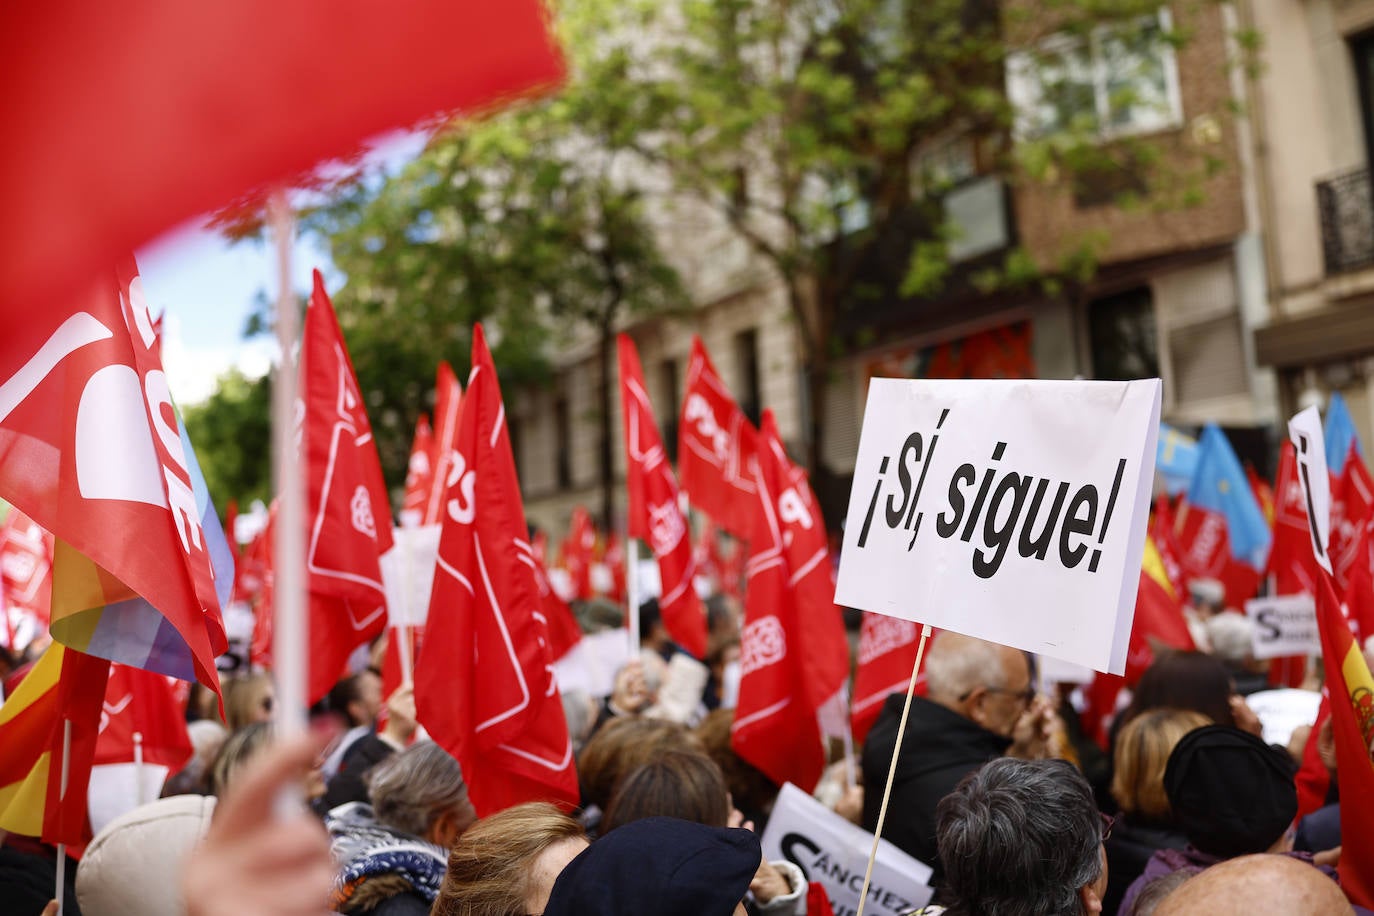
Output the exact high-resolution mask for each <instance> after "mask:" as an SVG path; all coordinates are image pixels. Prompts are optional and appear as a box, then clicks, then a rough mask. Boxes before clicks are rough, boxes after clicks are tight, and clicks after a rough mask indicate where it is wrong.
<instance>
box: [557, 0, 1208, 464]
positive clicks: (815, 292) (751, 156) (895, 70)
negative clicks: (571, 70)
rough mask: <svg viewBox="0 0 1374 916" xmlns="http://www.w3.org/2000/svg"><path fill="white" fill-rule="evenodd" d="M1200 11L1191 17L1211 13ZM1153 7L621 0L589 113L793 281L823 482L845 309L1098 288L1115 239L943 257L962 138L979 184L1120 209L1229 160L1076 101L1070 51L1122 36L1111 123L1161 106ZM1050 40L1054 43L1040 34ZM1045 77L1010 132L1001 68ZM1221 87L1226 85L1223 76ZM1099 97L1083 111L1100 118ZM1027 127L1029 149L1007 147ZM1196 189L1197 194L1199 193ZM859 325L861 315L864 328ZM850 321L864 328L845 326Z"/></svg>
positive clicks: (791, 294) (1168, 37) (1188, 190)
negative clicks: (1065, 187) (1115, 129)
mask: <svg viewBox="0 0 1374 916" xmlns="http://www.w3.org/2000/svg"><path fill="white" fill-rule="evenodd" d="M1207 5H1208V4H1207V0H1203V2H1202V3H1201V4H1199V5H1195V6H1193V7H1190V9H1194V10H1196V9H1201V8H1205V7H1206V6H1207ZM567 6H575V7H579V8H580V7H581V6H583V4H581V3H573V2H569V3H568V4H567ZM1158 8H1159V3H1158V2H1157V0H1144V2H1142V0H1110V2H1107V0H1039V2H1032V0H1024V2H1001V3H999V2H993V0H677V2H671V3H669V2H660V0H638V2H636V0H626V2H625V3H622V4H621V9H622V13H621V15H622V17H623V21H624V22H625V23H626V24H625V25H623V26H622V27H620V28H619V29H616V30H614V31H611V32H608V33H607V34H604V35H602V36H601V37H600V38H599V40H598V43H597V54H596V55H594V56H591V57H590V58H589V61H590V66H591V68H592V69H591V71H590V72H588V73H586V74H584V77H585V79H586V80H588V81H590V82H594V83H597V84H602V85H613V86H615V87H616V91H615V93H614V98H613V100H611V104H607V105H605V106H604V107H597V108H593V109H589V110H588V111H587V113H586V117H587V119H589V120H591V119H598V120H599V122H600V124H601V125H602V126H601V127H600V130H601V131H602V132H603V133H605V134H606V135H609V136H611V137H613V138H614V139H615V143H616V144H617V145H618V146H620V147H622V148H627V149H632V150H634V151H635V153H636V154H637V155H638V156H640V157H641V160H642V161H643V162H644V163H645V164H646V165H647V166H649V167H651V168H652V169H653V170H654V171H655V173H656V174H659V175H664V176H667V179H668V181H669V182H670V183H671V187H672V191H673V193H674V194H677V195H681V196H685V197H687V198H690V199H693V200H695V201H697V202H699V203H702V204H705V205H706V206H707V207H709V208H710V209H711V210H712V211H714V212H715V213H717V214H718V215H719V217H720V219H721V220H722V221H723V222H724V223H725V224H726V225H728V226H729V227H730V228H731V229H732V230H733V231H735V232H736V233H738V234H739V235H740V236H741V237H743V238H744V239H745V240H746V241H747V242H748V244H749V245H750V246H751V247H752V249H753V251H754V252H755V253H756V255H757V256H758V257H759V258H760V259H761V260H762V261H763V262H764V263H766V264H767V265H769V266H770V267H771V268H772V270H773V272H774V273H775V274H776V276H777V277H778V278H779V279H780V280H781V282H782V284H783V286H784V287H785V289H786V293H787V299H788V302H789V305H790V312H791V315H792V318H793V320H794V322H795V325H796V328H797V333H798V338H799V340H800V347H801V351H802V357H803V363H804V370H805V376H806V382H807V383H806V389H807V394H808V396H809V403H810V405H811V409H810V411H809V416H810V429H809V430H807V431H806V433H807V435H806V439H807V447H808V458H809V463H810V465H811V467H812V469H813V471H816V472H820V471H822V470H823V468H822V467H821V462H820V460H819V456H820V455H821V454H822V443H823V437H824V431H823V429H822V421H823V413H824V411H823V409H822V405H823V404H824V401H823V397H824V392H825V389H826V386H827V384H828V382H829V378H830V373H831V367H832V363H833V360H834V358H835V356H836V354H837V350H838V349H839V348H840V347H841V345H842V344H841V341H840V340H839V337H838V333H837V328H839V327H840V325H841V319H842V317H844V316H853V315H854V314H855V313H860V314H861V313H862V312H863V311H864V310H865V309H867V308H869V307H870V306H872V305H873V304H875V303H878V302H891V301H894V300H897V301H903V300H904V301H908V302H910V303H912V304H913V305H915V306H917V307H919V304H920V303H921V302H922V301H929V300H931V299H935V298H938V297H940V296H942V295H947V294H948V293H949V292H950V291H951V289H952V287H954V286H956V285H957V284H964V285H966V286H969V285H971V286H974V287H976V289H978V290H980V291H983V292H988V291H992V290H995V289H999V288H1000V289H1006V288H1011V287H1017V286H1024V285H1029V284H1038V285H1040V286H1042V287H1043V288H1044V289H1045V290H1046V291H1048V292H1049V293H1051V294H1056V293H1059V292H1061V291H1062V290H1063V289H1064V288H1065V285H1066V284H1073V283H1076V282H1080V283H1081V282H1082V281H1083V280H1085V279H1087V278H1088V277H1089V276H1091V274H1092V272H1093V270H1094V268H1095V264H1096V256H1097V252H1098V251H1099V250H1100V246H1101V243H1102V239H1101V237H1092V236H1085V237H1083V238H1079V239H1066V240H1065V243H1064V245H1063V247H1062V251H1061V252H1060V253H1059V254H1058V255H1057V257H1056V258H1055V259H1053V260H1052V262H1049V263H1046V262H1045V260H1044V259H1040V260H1036V259H1033V258H1031V257H1030V256H1029V255H1028V253H1027V252H1026V251H1025V250H1022V249H1019V248H1012V249H1011V250H1010V251H1009V252H1005V253H1004V254H1003V255H1001V256H999V258H1000V259H999V260H997V261H995V262H994V263H984V264H981V265H979V269H978V270H977V272H976V273H974V274H973V275H966V274H959V273H958V272H956V271H955V270H954V269H953V267H952V265H951V260H950V255H949V249H950V243H951V241H952V240H953V238H954V235H955V233H956V232H957V228H956V226H955V225H953V224H952V222H951V221H950V220H948V219H947V218H946V214H945V210H944V206H943V200H944V196H945V192H946V191H947V190H948V189H949V188H950V186H951V181H950V176H948V175H947V174H945V173H944V172H943V171H942V169H941V166H940V163H939V161H938V157H931V156H927V155H925V154H927V153H929V152H931V151H932V150H934V149H935V148H937V147H938V146H939V145H940V144H941V143H944V142H946V141H948V140H950V139H952V138H957V139H959V140H960V141H961V142H965V143H967V144H968V145H969V147H970V148H971V149H973V150H975V151H976V157H977V159H978V160H979V161H978V168H979V171H980V172H981V173H982V174H987V175H994V176H997V177H1000V178H1001V179H1003V180H1004V182H1005V183H1006V185H1007V186H1008V187H1010V186H1013V185H1015V184H1017V183H1021V182H1036V181H1047V180H1057V181H1060V182H1064V181H1071V180H1074V179H1075V177H1076V176H1082V175H1095V176H1097V178H1098V179H1099V180H1100V179H1102V178H1103V177H1104V176H1105V177H1106V178H1107V179H1108V180H1109V183H1110V181H1115V182H1116V183H1117V185H1118V186H1119V191H1118V192H1117V194H1116V196H1117V197H1118V203H1120V204H1125V205H1135V206H1144V205H1146V203H1145V201H1147V200H1148V201H1151V202H1158V201H1159V200H1160V199H1161V198H1160V197H1159V195H1158V192H1159V191H1160V189H1161V188H1165V187H1167V188H1170V189H1173V191H1174V193H1173V194H1172V195H1171V197H1172V198H1173V201H1174V203H1182V204H1185V205H1186V204H1188V203H1195V202H1196V193H1195V192H1196V188H1197V187H1198V186H1199V183H1200V181H1201V179H1202V178H1204V177H1205V176H1206V175H1208V174H1210V170H1211V169H1214V168H1215V167H1216V165H1217V163H1216V162H1215V160H1214V159H1211V158H1209V157H1208V156H1207V154H1206V153H1205V151H1204V152H1199V153H1198V154H1197V156H1196V157H1195V158H1194V159H1192V160H1187V161H1185V160H1182V159H1179V158H1177V157H1174V158H1168V159H1167V161H1166V157H1164V156H1161V155H1159V153H1158V150H1157V149H1156V147H1155V146H1154V145H1153V144H1152V143H1151V142H1150V141H1149V140H1148V139H1146V140H1131V139H1125V138H1117V137H1116V136H1113V137H1112V139H1111V142H1104V137H1105V136H1106V131H1105V129H1104V125H1102V124H1100V123H1098V118H1097V115H1099V114H1100V108H1099V109H1097V110H1096V111H1095V110H1094V107H1093V103H1094V99H1093V97H1092V95H1091V93H1092V92H1093V89H1092V87H1091V86H1089V87H1088V88H1087V92H1088V96H1087V98H1086V100H1085V98H1084V96H1083V91H1084V84H1083V80H1082V71H1081V70H1080V69H1078V68H1077V67H1076V62H1075V61H1074V60H1072V59H1071V58H1072V57H1073V56H1074V54H1075V53H1076V51H1075V50H1074V49H1075V48H1083V47H1086V46H1087V44H1088V42H1089V40H1090V39H1091V40H1093V41H1096V40H1097V38H1096V37H1095V36H1098V35H1100V34H1102V33H1101V31H1100V30H1099V31H1096V32H1095V31H1094V29H1098V27H1100V26H1103V25H1104V24H1105V25H1109V26H1111V27H1112V29H1113V31H1112V35H1113V36H1114V40H1115V41H1116V42H1117V44H1113V45H1112V48H1114V49H1116V48H1118V47H1119V48H1124V49H1126V50H1124V51H1121V52H1120V53H1118V54H1117V55H1116V57H1115V58H1114V60H1113V62H1112V66H1113V68H1115V69H1114V70H1113V76H1114V83H1113V86H1112V88H1111V98H1110V99H1109V101H1108V104H1109V106H1110V112H1111V113H1112V114H1113V115H1115V114H1117V113H1119V112H1122V111H1127V110H1130V109H1132V107H1133V106H1145V105H1149V104H1152V102H1153V99H1152V97H1151V90H1152V89H1153V88H1154V87H1153V84H1152V80H1153V77H1154V74H1153V73H1151V72H1148V70H1149V55H1148V54H1144V55H1142V54H1136V55H1135V56H1132V54H1131V53H1130V52H1131V49H1134V50H1135V51H1140V50H1141V49H1142V48H1143V46H1145V45H1148V44H1155V45H1161V44H1170V45H1178V44H1181V43H1182V42H1184V41H1186V40H1187V34H1188V29H1187V25H1186V23H1184V22H1180V23H1178V27H1177V28H1174V29H1171V30H1170V31H1168V32H1165V31H1164V30H1162V29H1161V28H1160V27H1159V22H1160V20H1159V18H1158V17H1157V15H1156V13H1157V10H1158ZM1051 33H1057V34H1058V35H1059V36H1060V38H1061V40H1059V41H1052V42H1048V43H1047V42H1045V39H1046V37H1047V36H1048V35H1050V34H1051ZM1009 64H1010V65H1012V66H1019V67H1023V68H1029V69H1030V70H1033V71H1034V72H1035V74H1036V76H1037V78H1038V81H1039V85H1040V86H1041V94H1040V97H1039V99H1038V100H1037V101H1038V103H1039V115H1040V116H1039V117H1038V119H1037V120H1036V121H1035V122H1034V123H1031V124H1029V125H1026V124H1022V125H1020V129H1017V128H1018V125H1017V111H1016V109H1015V108H1014V107H1013V104H1012V101H1011V100H1010V99H1009V98H1008V95H1007V92H1006V89H1005V86H1006V80H1005V74H1006V71H1007V68H1008V66H1009ZM1222 76H1223V75H1222V74H1218V78H1222ZM1085 101H1086V106H1085V104H1084V103H1085ZM1014 131H1015V132H1016V133H1018V134H1021V135H1022V136H1021V137H1020V142H1017V143H1013V142H1011V137H1012V136H1013V133H1014ZM1190 194H1191V196H1190ZM858 323H859V324H860V325H861V324H862V321H859V322H858ZM854 324H855V322H853V321H851V322H849V326H850V327H852V326H853V325H854Z"/></svg>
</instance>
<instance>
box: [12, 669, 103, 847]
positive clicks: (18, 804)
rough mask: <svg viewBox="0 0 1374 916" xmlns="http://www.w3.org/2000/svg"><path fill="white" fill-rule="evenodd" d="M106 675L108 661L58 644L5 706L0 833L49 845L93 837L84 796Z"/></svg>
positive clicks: (74, 842) (98, 727)
mask: <svg viewBox="0 0 1374 916" xmlns="http://www.w3.org/2000/svg"><path fill="white" fill-rule="evenodd" d="M109 672H110V663H109V662H108V661H106V660H105V659H103V658H95V657H93V656H90V655H86V654H84V653H82V652H76V651H73V650H72V649H68V648H66V647H65V646H63V645H62V644H61V643H57V642H54V643H53V644H52V645H50V646H49V647H48V650H47V651H46V652H44V653H43V657H42V658H40V659H39V660H38V663H37V664H36V665H34V666H33V669H32V670H31V671H29V673H28V675H27V676H26V677H25V678H24V680H23V681H21V682H20V683H19V686H18V687H17V688H15V691H14V695H13V696H11V697H10V698H9V699H8V700H6V701H5V705H4V706H0V830H8V831H9V832H11V833H17V834H22V835H24V836H31V837H39V838H41V839H42V840H43V841H44V842H46V843H67V844H69V845H76V844H78V843H81V842H83V841H84V840H86V839H88V836H87V829H86V790H87V787H88V785H89V783H90V777H91V761H92V760H93V759H94V757H95V744H96V737H97V735H98V734H99V732H100V714H101V707H102V704H103V703H104V700H105V683H106V680H107V679H108V677H109ZM67 722H70V723H71V741H70V744H69V745H68V744H66V742H64V732H65V730H66V729H65V723H67ZM64 745H65V746H66V750H67V755H68V759H67V785H66V791H65V792H64V791H63V787H62V758H63V750H64Z"/></svg>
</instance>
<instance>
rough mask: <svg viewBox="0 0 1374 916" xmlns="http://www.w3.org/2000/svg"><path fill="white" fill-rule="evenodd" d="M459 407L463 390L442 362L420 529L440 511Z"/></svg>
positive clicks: (437, 378)
mask: <svg viewBox="0 0 1374 916" xmlns="http://www.w3.org/2000/svg"><path fill="white" fill-rule="evenodd" d="M462 404H463V387H462V386H461V385H459V384H458V377H457V376H456V375H454V374H453V367H452V366H450V365H449V364H448V362H447V361H446V360H445V361H443V362H440V363H439V369H438V372H437V373H436V376H435V379H434V444H433V446H432V448H433V451H432V452H431V455H432V456H433V467H434V475H433V477H432V478H431V479H430V486H429V494H428V497H427V498H426V500H425V511H424V514H423V515H422V516H421V518H420V524H422V525H437V524H439V519H440V517H441V516H442V515H443V509H444V492H445V486H444V482H445V481H446V480H448V474H449V470H450V469H451V468H452V467H453V449H454V445H455V443H456V442H457V441H458V412H459V410H460V409H461V408H462Z"/></svg>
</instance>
